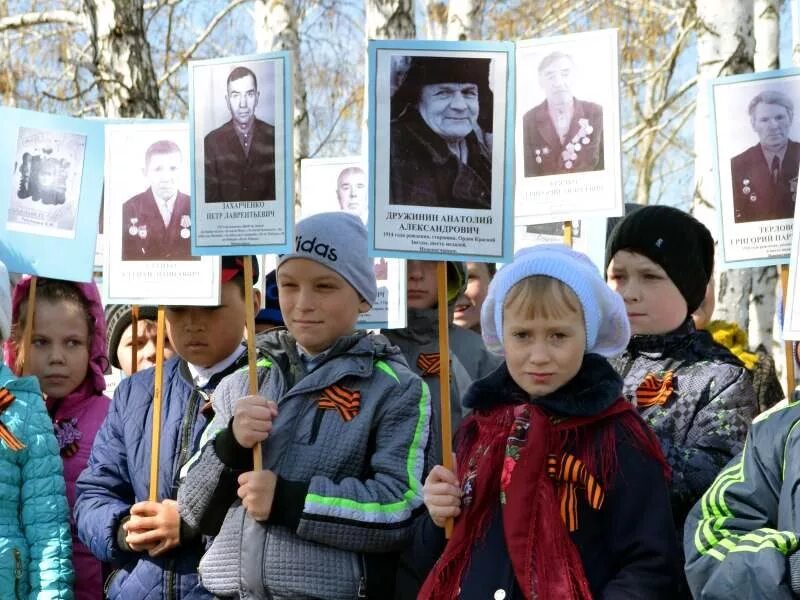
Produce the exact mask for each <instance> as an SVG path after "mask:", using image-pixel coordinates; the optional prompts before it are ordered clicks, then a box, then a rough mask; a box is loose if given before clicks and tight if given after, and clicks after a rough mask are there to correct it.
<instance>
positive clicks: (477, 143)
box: [389, 56, 494, 209]
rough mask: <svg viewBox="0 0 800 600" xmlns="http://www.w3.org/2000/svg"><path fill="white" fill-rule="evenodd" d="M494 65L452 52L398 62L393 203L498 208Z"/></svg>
mask: <svg viewBox="0 0 800 600" xmlns="http://www.w3.org/2000/svg"><path fill="white" fill-rule="evenodd" d="M404 63H406V64H404ZM490 64H491V59H489V58H461V57H449V56H444V57H442V56H411V57H409V58H408V60H405V61H404V60H397V61H395V65H396V66H397V68H398V69H399V70H400V72H399V73H398V74H397V77H398V79H399V80H400V85H399V87H398V88H397V89H396V90H395V92H394V94H392V100H391V113H392V123H391V150H390V160H391V166H390V169H391V174H390V179H391V189H390V196H389V203H390V204H411V205H416V206H435V207H447V208H478V209H489V208H490V207H491V201H492V197H491V195H492V194H491V188H492V146H491V133H492V117H493V110H492V109H493V104H494V103H493V101H492V97H493V95H492V89H491V87H490V86H489V68H490ZM401 65H402V66H401ZM403 67H405V68H406V70H405V72H404V73H403V72H402V69H403Z"/></svg>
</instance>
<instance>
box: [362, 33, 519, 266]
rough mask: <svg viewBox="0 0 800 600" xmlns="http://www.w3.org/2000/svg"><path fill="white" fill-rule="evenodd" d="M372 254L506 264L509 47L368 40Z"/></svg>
mask: <svg viewBox="0 0 800 600" xmlns="http://www.w3.org/2000/svg"><path fill="white" fill-rule="evenodd" d="M368 50H369V64H368V71H369V82H368V83H369V93H368V102H369V128H370V129H369V165H370V178H369V179H370V201H371V204H370V208H371V211H370V215H369V231H370V253H371V254H372V255H374V256H393V257H398V258H416V259H430V260H436V259H441V258H442V257H445V256H446V257H448V258H452V259H454V260H472V261H484V262H497V261H502V260H504V259H507V258H510V255H511V245H512V240H511V238H512V232H511V218H510V214H511V212H510V211H511V171H512V169H511V165H510V164H509V163H510V160H509V158H510V156H511V147H512V146H511V143H512V139H513V126H512V120H513V119H512V117H513V104H514V103H513V90H514V53H513V45H511V44H510V43H506V42H429V41H428V42H425V41H411V40H402V41H401V40H395V41H375V40H373V41H370V42H369V48H368Z"/></svg>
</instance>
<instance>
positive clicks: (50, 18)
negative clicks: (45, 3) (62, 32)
mask: <svg viewBox="0 0 800 600" xmlns="http://www.w3.org/2000/svg"><path fill="white" fill-rule="evenodd" d="M32 25H74V26H76V27H81V28H83V29H87V23H86V17H85V16H84V15H82V14H79V13H75V12H73V11H71V10H46V11H43V12H31V13H23V14H21V15H14V16H10V17H3V18H2V19H0V33H2V32H4V31H10V30H13V29H23V28H25V27H30V26H32Z"/></svg>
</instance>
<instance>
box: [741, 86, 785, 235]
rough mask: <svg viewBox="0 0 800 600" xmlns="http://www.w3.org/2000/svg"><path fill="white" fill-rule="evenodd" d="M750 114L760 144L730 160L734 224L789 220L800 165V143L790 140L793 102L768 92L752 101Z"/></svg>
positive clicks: (778, 92) (774, 91)
mask: <svg viewBox="0 0 800 600" xmlns="http://www.w3.org/2000/svg"><path fill="white" fill-rule="evenodd" d="M748 112H749V113H750V124H751V126H752V127H753V131H754V132H755V133H756V134H757V135H758V140H759V141H758V143H757V144H755V145H754V146H751V147H750V148H748V149H747V150H745V151H744V152H742V153H741V154H738V155H736V156H734V157H733V158H732V159H731V177H732V180H733V181H732V183H733V216H734V222H736V223H748V222H751V221H766V220H772V219H790V218H792V217H793V216H794V202H795V194H796V192H797V172H798V165H800V143H798V142H795V141H794V140H791V139H789V129H790V128H791V125H792V120H793V118H794V103H793V102H792V99H791V98H790V97H789V96H787V95H786V94H784V93H783V92H780V91H777V90H767V91H763V92H761V93H759V94H758V95H757V96H755V97H754V98H753V99H752V100H751V101H750V104H749V105H748Z"/></svg>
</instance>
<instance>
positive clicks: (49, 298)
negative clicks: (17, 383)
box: [11, 278, 95, 372]
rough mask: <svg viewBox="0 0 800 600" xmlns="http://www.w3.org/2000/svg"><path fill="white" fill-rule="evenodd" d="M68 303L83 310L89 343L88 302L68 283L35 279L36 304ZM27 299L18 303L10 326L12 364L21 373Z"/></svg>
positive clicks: (91, 332)
mask: <svg viewBox="0 0 800 600" xmlns="http://www.w3.org/2000/svg"><path fill="white" fill-rule="evenodd" d="M61 301H63V302H69V303H72V304H74V305H76V306H78V307H80V308H81V309H82V310H83V313H84V315H85V316H86V327H87V340H88V341H89V342H91V339H92V335H94V328H95V322H94V317H93V316H92V311H91V308H90V306H89V301H88V300H87V299H86V298H85V297H84V296H83V294H82V293H81V292H80V290H79V289H78V288H77V287H76V286H75V285H73V284H72V283H70V282H69V281H62V280H60V279H44V278H42V279H37V281H36V304H39V303H40V302H50V303H53V304H55V303H56V302H61ZM27 308H28V299H27V298H25V299H24V300H23V301H22V302H20V303H19V307H18V308H17V314H16V315H15V316H16V319H15V320H14V324H13V325H12V326H11V339H12V340H13V342H14V343H15V344H16V346H17V359H16V361H15V364H14V369H15V370H16V371H17V372H21V369H22V365H23V364H24V362H25V357H24V356H23V350H22V336H23V333H24V331H25V317H26V316H27V314H28V310H27Z"/></svg>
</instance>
